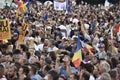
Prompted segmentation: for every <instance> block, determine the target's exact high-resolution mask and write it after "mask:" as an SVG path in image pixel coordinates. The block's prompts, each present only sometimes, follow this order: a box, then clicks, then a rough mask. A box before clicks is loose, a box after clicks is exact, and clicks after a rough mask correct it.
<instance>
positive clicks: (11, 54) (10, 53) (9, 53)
mask: <svg viewBox="0 0 120 80" xmlns="http://www.w3.org/2000/svg"><path fill="white" fill-rule="evenodd" d="M5 55H6V56H7V55H10V56H11V57H12V56H13V53H12V52H7V53H6V54H5Z"/></svg>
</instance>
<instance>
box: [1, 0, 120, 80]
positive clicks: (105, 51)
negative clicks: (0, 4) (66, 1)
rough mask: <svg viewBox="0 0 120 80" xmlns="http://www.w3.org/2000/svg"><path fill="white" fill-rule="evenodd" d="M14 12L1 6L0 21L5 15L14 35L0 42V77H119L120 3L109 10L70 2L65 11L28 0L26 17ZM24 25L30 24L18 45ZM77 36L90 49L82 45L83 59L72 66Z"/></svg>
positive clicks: (44, 79) (37, 79) (75, 79)
mask: <svg viewBox="0 0 120 80" xmlns="http://www.w3.org/2000/svg"><path fill="white" fill-rule="evenodd" d="M16 11H17V8H16V7H5V8H3V9H0V19H9V21H10V27H11V34H12V36H11V39H10V40H8V41H4V40H1V41H0V80H120V4H115V5H112V6H110V7H109V8H108V9H106V8H104V6H103V5H90V4H86V3H85V4H79V5H71V12H68V13H66V12H65V11H56V10H54V8H53V5H49V6H45V5H44V4H42V3H40V2H32V3H30V8H29V10H28V12H27V13H26V14H25V16H24V17H22V18H19V17H16ZM44 16H47V19H44V18H43V17H44ZM23 23H26V24H28V28H27V30H26V33H25V38H24V41H23V43H22V44H19V45H18V43H17V41H18V38H19V34H20V33H19V30H20V29H21V28H22V24H23ZM78 34H79V35H80V39H81V41H83V42H84V43H86V44H89V45H91V46H92V47H93V49H92V50H90V49H89V48H87V47H86V49H84V48H81V53H82V62H81V64H80V66H79V67H75V66H74V64H73V63H72V57H73V56H74V53H75V51H76V47H77V41H78ZM81 46H82V45H81Z"/></svg>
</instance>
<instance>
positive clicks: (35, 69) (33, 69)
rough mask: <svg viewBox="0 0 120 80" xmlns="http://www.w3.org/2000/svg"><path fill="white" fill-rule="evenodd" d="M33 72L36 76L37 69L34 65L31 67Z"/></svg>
mask: <svg viewBox="0 0 120 80" xmlns="http://www.w3.org/2000/svg"><path fill="white" fill-rule="evenodd" d="M31 71H32V72H33V74H36V72H37V68H36V67H35V66H34V65H31Z"/></svg>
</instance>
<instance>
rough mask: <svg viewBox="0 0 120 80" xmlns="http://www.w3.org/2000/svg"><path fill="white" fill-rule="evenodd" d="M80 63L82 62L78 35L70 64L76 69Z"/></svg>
mask: <svg viewBox="0 0 120 80" xmlns="http://www.w3.org/2000/svg"><path fill="white" fill-rule="evenodd" d="M81 61H82V53H81V42H80V35H79V34H78V41H77V48H76V52H75V53H74V56H73V58H72V62H73V64H74V66H75V67H76V68H78V67H79V66H80V64H81Z"/></svg>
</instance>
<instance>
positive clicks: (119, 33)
mask: <svg viewBox="0 0 120 80" xmlns="http://www.w3.org/2000/svg"><path fill="white" fill-rule="evenodd" d="M117 37H118V39H117V40H118V41H120V32H118V33H117Z"/></svg>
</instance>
